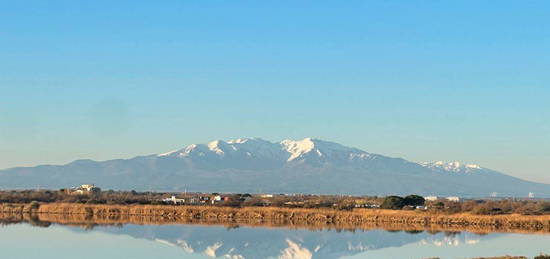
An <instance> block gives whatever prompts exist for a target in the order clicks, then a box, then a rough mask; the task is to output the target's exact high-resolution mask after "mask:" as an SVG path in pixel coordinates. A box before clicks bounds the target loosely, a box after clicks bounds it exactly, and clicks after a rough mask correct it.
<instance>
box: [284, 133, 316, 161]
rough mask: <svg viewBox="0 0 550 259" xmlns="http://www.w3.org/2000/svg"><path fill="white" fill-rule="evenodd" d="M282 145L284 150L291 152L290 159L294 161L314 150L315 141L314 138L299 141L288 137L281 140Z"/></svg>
mask: <svg viewBox="0 0 550 259" xmlns="http://www.w3.org/2000/svg"><path fill="white" fill-rule="evenodd" d="M281 145H282V146H283V149H284V150H286V151H287V152H289V153H290V157H289V158H288V161H292V160H294V159H296V158H298V157H300V156H301V155H303V154H305V153H307V152H309V151H311V150H313V148H314V147H315V143H314V142H313V139H312V138H305V139H303V140H298V141H294V140H289V139H286V140H283V141H281Z"/></svg>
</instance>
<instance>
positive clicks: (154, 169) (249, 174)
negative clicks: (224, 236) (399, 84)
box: [0, 138, 550, 197]
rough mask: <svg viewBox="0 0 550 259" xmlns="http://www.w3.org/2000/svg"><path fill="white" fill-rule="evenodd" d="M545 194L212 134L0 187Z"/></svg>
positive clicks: (322, 145)
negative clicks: (216, 137)
mask: <svg viewBox="0 0 550 259" xmlns="http://www.w3.org/2000/svg"><path fill="white" fill-rule="evenodd" d="M83 182H93V183H96V184H98V185H100V186H102V187H104V188H111V189H136V190H149V189H155V190H169V191H180V190H184V189H187V190H196V191H217V192H220V191H224V192H260V191H264V192H277V193H279V192H284V193H320V194H321V193H326V194H373V195H387V194H409V193H417V194H423V195H459V196H488V195H489V194H490V193H499V194H500V195H502V196H521V197H526V196H527V195H528V193H529V192H532V193H535V194H537V195H540V196H541V197H550V185H547V184H542V183H534V182H529V181H525V180H522V179H519V178H516V177H512V176H509V175H505V174H503V173H500V172H497V171H494V170H491V169H487V168H484V167H481V166H478V165H472V164H462V163H460V162H450V163H445V162H441V161H438V162H433V163H416V162H411V161H407V160H405V159H402V158H393V157H388V156H384V155H379V154H373V153H369V152H366V151H363V150H361V149H358V148H353V147H347V146H344V145H341V144H338V143H335V142H330V141H324V140H320V139H315V138H305V139H302V140H288V139H287V140H283V141H280V142H270V141H267V140H264V139H261V138H238V139H232V140H228V141H223V140H215V141H211V142H209V143H205V144H191V145H188V146H186V147H184V148H182V149H178V150H175V151H171V152H167V153H159V154H152V155H146V156H138V157H134V158H129V159H114V160H107V161H93V160H85V159H84V160H75V161H73V162H71V163H68V164H65V165H42V166H37V167H20V168H11V169H6V170H0V188H32V187H36V186H37V185H40V186H42V187H46V188H63V187H67V186H72V185H78V184H80V183H83Z"/></svg>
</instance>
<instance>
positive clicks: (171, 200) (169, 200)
mask: <svg viewBox="0 0 550 259" xmlns="http://www.w3.org/2000/svg"><path fill="white" fill-rule="evenodd" d="M162 202H164V203H173V204H184V203H185V199H178V198H176V196H174V195H172V197H170V198H164V199H162Z"/></svg>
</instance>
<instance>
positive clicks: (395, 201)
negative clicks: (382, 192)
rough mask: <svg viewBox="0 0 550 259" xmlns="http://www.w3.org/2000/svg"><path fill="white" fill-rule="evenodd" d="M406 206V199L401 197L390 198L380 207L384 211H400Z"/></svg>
mask: <svg viewBox="0 0 550 259" xmlns="http://www.w3.org/2000/svg"><path fill="white" fill-rule="evenodd" d="M403 206H405V203H404V199H403V198H402V197H399V196H388V197H386V198H385V199H384V202H382V205H380V208H382V209H390V210H400V209H402V208H403Z"/></svg>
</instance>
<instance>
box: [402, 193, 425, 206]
mask: <svg viewBox="0 0 550 259" xmlns="http://www.w3.org/2000/svg"><path fill="white" fill-rule="evenodd" d="M403 202H404V205H410V206H423V205H424V204H425V203H426V200H425V199H424V197H422V196H418V195H409V196H407V197H405V198H404V199H403Z"/></svg>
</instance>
